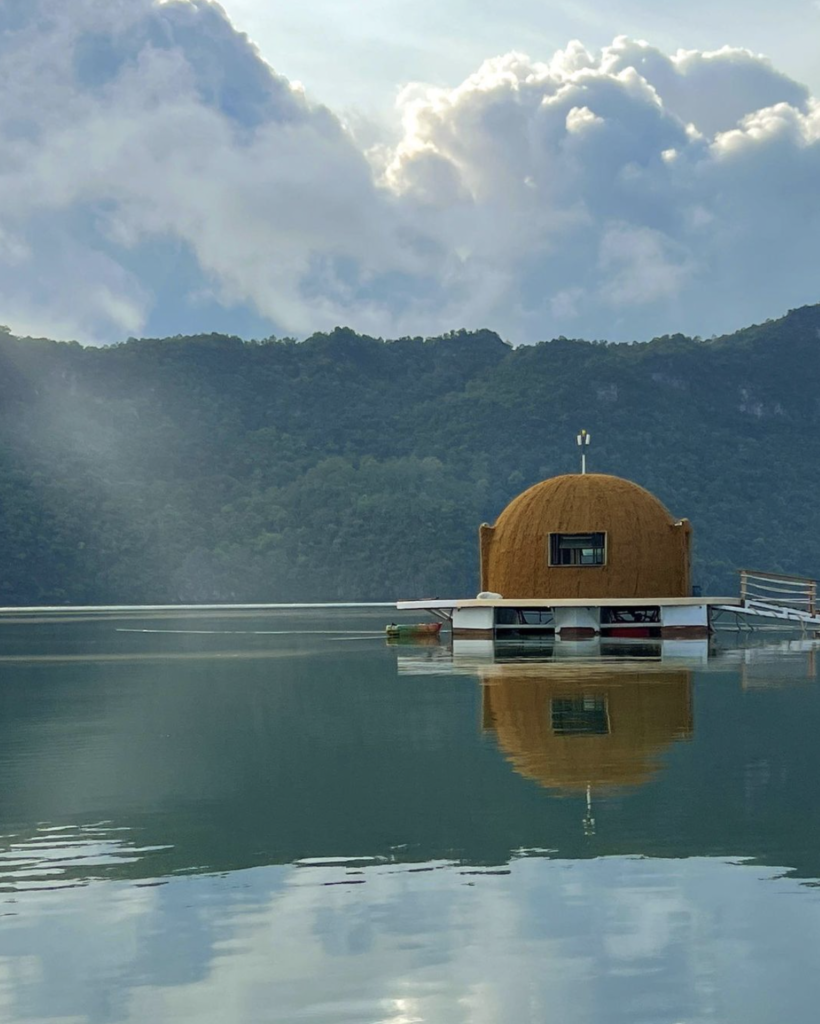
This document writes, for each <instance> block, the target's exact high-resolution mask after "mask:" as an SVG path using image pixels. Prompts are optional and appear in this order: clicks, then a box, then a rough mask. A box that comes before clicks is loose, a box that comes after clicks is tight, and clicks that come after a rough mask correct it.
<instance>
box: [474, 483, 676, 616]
mask: <svg viewBox="0 0 820 1024" xmlns="http://www.w3.org/2000/svg"><path fill="white" fill-rule="evenodd" d="M591 533H604V534H606V560H605V564H604V565H600V566H592V567H590V566H579V567H576V566H552V565H550V559H549V543H550V535H551V534H591ZM689 534H690V528H689V523H688V521H687V520H685V519H684V520H681V519H678V518H676V517H675V516H673V515H672V514H671V513H670V512H669V511H668V510H667V509H666V508H665V506H664V505H663V504H662V503H661V502H660V501H659V500H658V499H657V498H656V497H655V496H654V495H653V494H650V493H649V491H647V490H646V489H645V488H643V487H640V486H639V485H638V484H635V483H632V481H630V480H624V479H622V478H621V477H617V476H609V475H607V474H604V473H587V474H583V475H582V474H567V475H565V476H557V477H553V478H552V479H550V480H544V481H543V482H542V483H539V484H535V485H534V486H533V487H530V488H529V489H528V490H526V491H524V492H523V493H522V494H519V495H518V497H517V498H514V499H513V500H512V501H511V502H510V504H509V505H508V506H507V507H506V508H505V509H504V511H503V512H502V513H501V515H500V516H499V517H498V521H497V522H496V524H495V526H494V527H491V526H486V525H485V526H482V527H481V589H482V590H486V591H494V592H496V593H499V594H502V595H503V596H504V597H508V598H516V597H591V598H597V597H606V596H610V597H633V596H634V597H683V596H687V595H688V593H689Z"/></svg>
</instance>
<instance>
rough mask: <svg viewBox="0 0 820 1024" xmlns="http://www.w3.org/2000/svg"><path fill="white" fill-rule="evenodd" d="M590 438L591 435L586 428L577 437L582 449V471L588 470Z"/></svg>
mask: <svg viewBox="0 0 820 1024" xmlns="http://www.w3.org/2000/svg"><path fill="white" fill-rule="evenodd" d="M589 439H590V435H589V434H588V433H587V432H586V431H585V430H582V431H581V433H580V434H578V435H577V436H576V438H575V440H576V442H577V444H578V447H579V448H580V449H581V473H586V471H587V448H588V447H589Z"/></svg>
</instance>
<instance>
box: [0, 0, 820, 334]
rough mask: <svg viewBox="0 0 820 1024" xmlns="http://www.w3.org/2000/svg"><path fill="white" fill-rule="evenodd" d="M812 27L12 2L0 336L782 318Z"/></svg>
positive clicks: (600, 330) (590, 13)
mask: <svg viewBox="0 0 820 1024" xmlns="http://www.w3.org/2000/svg"><path fill="white" fill-rule="evenodd" d="M819 36H820V5H818V4H817V3H812V2H810V0H782V2H781V3H780V4H779V5H772V4H771V3H768V2H767V3H765V4H764V3H763V2H762V0H746V2H745V3H743V4H741V3H740V2H736V0H727V2H725V3H723V4H721V5H719V6H718V7H717V8H716V7H715V5H713V4H707V3H706V0H691V2H690V3H689V4H687V5H686V7H685V9H684V8H683V7H681V6H679V5H678V6H676V5H658V4H649V3H648V0H614V2H610V3H607V4H604V3H603V0H587V2H586V3H584V2H577V3H576V2H574V3H572V4H570V3H568V2H565V0H539V2H538V3H536V2H535V0H509V2H508V3H506V4H505V5H498V4H490V3H488V2H485V0H471V2H470V3H469V4H468V3H467V0H448V2H446V3H441V2H438V3H434V2H433V0H414V2H413V3H412V4H411V3H409V2H406V0H395V2H393V3H386V2H384V0H381V2H378V3H377V2H376V0H357V2H355V3H354V2H353V0H303V2H302V3H301V4H300V5H293V4H290V5H279V4H271V3H270V2H268V0H226V3H225V6H224V8H223V7H219V6H217V5H216V4H214V3H212V2H209V0H164V2H163V0H61V2H60V3H59V4H55V3H54V0H0V143H2V147H3V160H2V161H0V323H6V324H8V325H9V326H10V327H11V329H12V330H13V331H15V332H16V333H21V334H23V333H32V334H45V335H48V336H53V337H60V338H77V339H78V340H80V341H83V342H90V343H106V342H112V341H118V340H121V339H123V338H125V337H128V336H129V335H145V334H153V335H165V334H175V333H189V332H194V331H201V330H209V331H210V330H219V331H231V332H235V333H239V334H242V335H244V336H248V337H250V336H256V337H261V336H267V335H270V334H274V333H275V334H277V335H282V334H292V335H295V336H298V337H301V336H304V335H306V334H309V333H310V332H312V331H314V330H326V329H329V328H331V327H333V326H335V325H336V324H347V325H349V326H352V327H354V328H355V329H357V330H360V331H363V332H367V333H374V334H381V335H384V336H398V335H404V334H433V333H439V332H441V331H444V330H449V329H451V328H458V327H481V326H487V327H491V328H494V329H496V330H498V331H499V332H500V333H501V334H502V335H503V336H504V337H506V338H508V339H510V340H512V341H514V342H529V341H534V340H538V339H541V338H549V337H553V336H555V335H559V334H564V335H568V336H575V337H598V338H601V337H607V338H612V339H616V340H629V339H634V338H648V337H652V336H654V335H658V334H664V333H670V332H674V331H684V332H686V333H691V334H701V335H704V336H708V335H711V334H713V333H721V332H724V331H727V330H731V329H734V328H737V327H740V326H743V325H745V324H747V323H750V322H753V321H759V320H763V319H766V318H767V317H775V316H779V315H781V314H782V313H783V312H785V311H786V310H787V309H788V308H791V307H794V306H798V305H803V304H806V303H812V302H816V301H820V271H818V269H817V268H818V267H820V259H818V257H820V230H818V228H820V223H819V222H820V173H818V172H820V104H818V102H817V100H816V99H815V96H818V95H820V62H819V61H818V60H817V49H818V37H819ZM761 54H765V55H766V56H761Z"/></svg>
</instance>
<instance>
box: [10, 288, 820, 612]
mask: <svg viewBox="0 0 820 1024" xmlns="http://www.w3.org/2000/svg"><path fill="white" fill-rule="evenodd" d="M818 382H820V306H813V307H806V308H803V309H800V310H795V311H793V312H791V313H789V314H788V315H787V316H786V317H784V318H782V319H781V320H777V321H772V322H768V323H766V324H763V325H759V326H755V327H750V328H748V329H746V330H743V331H740V332H738V333H737V334H734V335H731V336H729V337H724V338H717V339H712V340H709V341H701V340H700V339H691V338H685V337H682V336H679V335H677V336H674V337H665V338H659V339H656V340H655V341H652V342H649V343H646V344H634V345H610V344H606V343H603V342H585V341H571V340H567V339H565V338H559V339H557V340H555V341H551V342H544V343H541V344H538V345H533V346H527V347H521V348H518V349H512V348H510V347H509V346H508V345H506V344H505V343H504V342H502V341H501V339H500V338H498V336H497V335H495V334H493V333H492V332H491V331H478V332H466V331H458V332H453V333H451V334H448V335H446V336H444V337H440V338H431V339H427V340H423V339H421V338H402V339H399V340H397V341H382V340H380V339H373V338H368V337H362V336H360V335H357V334H355V333H354V332H353V331H350V330H346V329H338V330H336V331H334V332H333V333H332V334H329V335H326V334H317V335H314V336H313V337H311V338H309V339H307V340H306V341H304V342H300V343H297V342H295V341H293V340H290V339H285V340H275V339H271V340H269V341H265V342H242V341H241V340H240V339H238V338H232V337H224V336H220V335H209V336H198V337H176V338H166V339H140V340H133V339H132V340H129V341H128V342H127V343H124V344H122V345H118V346H114V347H111V348H105V349H99V348H84V347H82V346H80V345H78V344H76V343H68V344H66V343H56V342H52V341H48V340H42V339H31V338H22V339H19V338H15V337H13V336H12V335H10V334H8V333H4V334H3V333H0V550H1V551H2V553H3V558H2V563H1V564H0V604H6V605H13V604H43V603H62V602H69V603H109V602H117V603H120V602H121V603H145V602H174V601H191V602H197V601H202V602H206V601H223V600H224V601H230V600H236V601H291V600H292V601H308V600H337V599H338V600H344V599H346V600H366V599H392V598H396V597H407V598H411V597H424V596H431V595H434V594H441V595H445V594H446V595H452V594H471V593H474V592H475V590H476V588H477V584H478V579H477V575H478V565H477V536H476V535H477V527H478V525H479V523H481V522H482V521H489V522H492V521H493V520H494V519H495V518H496V516H497V515H498V513H499V512H500V511H501V510H502V508H503V507H504V505H505V504H506V503H507V502H508V501H509V499H510V498H512V497H513V496H514V495H515V494H517V493H518V492H519V491H521V490H522V489H523V488H524V487H526V486H529V485H530V484H532V483H534V482H536V481H537V480H540V479H543V478H544V477H547V476H551V475H554V474H556V473H561V472H568V471H574V470H575V469H576V467H577V455H576V448H575V442H574V438H575V433H576V431H577V430H578V429H579V428H580V427H582V426H583V427H586V429H588V430H590V431H591V432H592V435H593V447H592V450H591V455H590V469H594V470H596V471H601V472H611V473H616V474H619V475H622V476H626V477H629V478H631V479H633V480H636V481H637V482H638V483H641V484H643V485H644V486H646V487H648V488H649V489H650V490H652V491H653V492H655V493H656V494H657V495H658V496H659V497H660V498H661V499H662V500H663V501H664V502H665V503H666V504H667V505H668V506H669V508H670V509H671V510H672V511H673V512H674V513H675V514H676V515H681V516H688V517H689V518H690V519H691V520H692V522H693V526H694V535H695V552H696V563H695V579H696V582H698V583H699V584H700V585H701V586H702V587H703V589H704V591H711V592H729V593H732V592H734V590H735V589H736V582H735V577H734V571H735V570H736V569H737V568H739V567H751V568H760V569H767V570H770V571H774V572H786V573H798V574H807V575H813V576H817V575H820V503H818V487H819V485H820V471H819V470H820V390H819V389H818Z"/></svg>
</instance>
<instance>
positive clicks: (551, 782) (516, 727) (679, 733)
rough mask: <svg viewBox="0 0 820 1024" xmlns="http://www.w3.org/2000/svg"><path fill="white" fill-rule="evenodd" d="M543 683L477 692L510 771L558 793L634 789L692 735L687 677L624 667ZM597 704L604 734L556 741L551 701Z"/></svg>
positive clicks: (568, 673)
mask: <svg viewBox="0 0 820 1024" xmlns="http://www.w3.org/2000/svg"><path fill="white" fill-rule="evenodd" d="M549 669H550V672H549V675H543V674H542V675H541V676H540V677H538V678H533V676H532V674H531V673H529V672H526V673H524V674H522V675H520V676H515V675H506V676H504V677H502V678H498V677H491V678H490V681H485V682H484V683H483V686H482V706H483V724H484V728H485V729H488V730H492V731H493V732H494V733H495V736H496V739H497V742H498V745H499V747H500V748H501V750H502V751H503V752H504V754H505V755H506V757H507V759H508V760H509V761H510V763H511V764H512V766H513V768H514V769H515V770H516V771H517V772H518V773H519V774H521V775H523V776H525V777H526V778H530V779H533V780H534V781H536V782H538V783H539V784H540V785H541V786H545V787H547V788H549V789H555V790H558V791H562V792H566V793H573V792H582V791H584V790H585V789H586V787H587V786H591V787H593V788H596V789H601V788H612V787H628V786H639V785H641V784H643V783H645V782H646V781H647V780H648V779H649V778H651V776H652V775H653V774H654V773H655V772H656V771H657V770H658V768H659V766H660V758H661V754H662V752H663V750H664V749H665V748H666V747H668V746H669V744H671V743H673V742H675V741H676V740H681V739H687V738H689V737H690V736H691V735H692V705H691V673H690V671H689V670H688V669H672V670H669V669H663V668H660V667H658V668H657V670H656V671H655V672H646V671H634V672H633V671H629V670H625V669H626V667H625V666H624V667H622V668H617V667H616V668H613V669H612V670H611V671H609V672H607V671H606V670H602V671H599V672H597V673H594V674H592V675H590V674H589V672H588V669H585V668H583V667H581V666H558V665H555V666H549ZM584 698H586V699H588V700H591V701H597V702H599V704H600V703H603V704H604V706H605V709H606V716H607V720H608V729H609V731H608V732H607V733H605V734H600V735H585V734H576V735H572V734H562V733H561V732H560V731H556V729H555V728H554V724H555V719H554V716H553V711H554V708H555V702H556V701H573V700H575V701H577V700H579V699H584Z"/></svg>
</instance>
